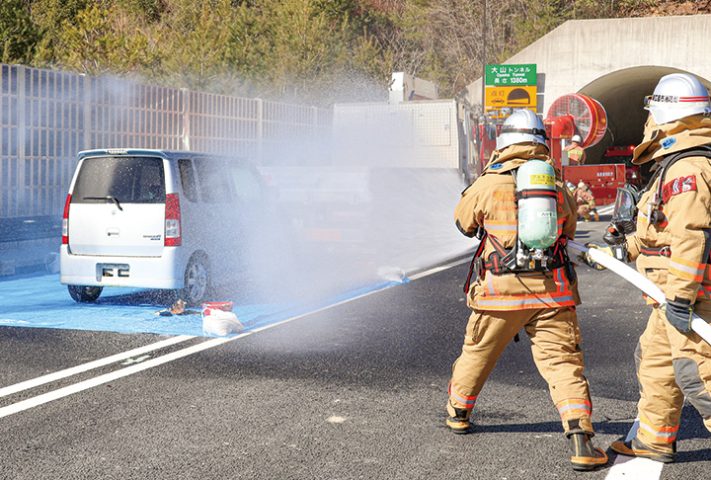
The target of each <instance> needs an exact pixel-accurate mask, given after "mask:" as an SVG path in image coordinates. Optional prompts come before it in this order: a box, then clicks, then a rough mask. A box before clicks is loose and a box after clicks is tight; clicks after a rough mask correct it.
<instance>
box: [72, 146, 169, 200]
mask: <svg viewBox="0 0 711 480" xmlns="http://www.w3.org/2000/svg"><path fill="white" fill-rule="evenodd" d="M107 197H109V198H110V197H113V198H115V199H116V200H118V201H119V202H121V203H165V174H164V172H163V160H162V159H161V158H157V157H96V158H87V159H84V161H83V163H82V166H81V169H80V170H79V175H78V176H77V180H76V183H75V184H74V191H73V192H72V202H73V203H74V202H76V203H102V202H106V200H107Z"/></svg>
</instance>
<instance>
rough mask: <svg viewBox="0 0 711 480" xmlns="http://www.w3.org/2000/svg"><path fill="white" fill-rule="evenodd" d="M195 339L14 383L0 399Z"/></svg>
mask: <svg viewBox="0 0 711 480" xmlns="http://www.w3.org/2000/svg"><path fill="white" fill-rule="evenodd" d="M191 338H195V337H194V336H190V335H180V336H178V337H171V338H168V339H166V340H161V341H160V342H156V343H151V344H150V345H146V346H143V347H138V348H134V349H133V350H128V351H126V352H121V353H117V354H116V355H111V356H109V357H105V358H100V359H98V360H94V361H92V362H89V363H84V364H82V365H77V366H76V367H71V368H67V369H65V370H60V371H58V372H54V373H49V374H47V375H43V376H41V377H37V378H33V379H31V380H26V381H24V382H20V383H16V384H14V385H10V386H8V387H3V388H0V398H2V397H6V396H8V395H12V394H13V393H17V392H21V391H23V390H28V389H30V388H34V387H37V386H40V385H44V384H46V383H50V382H56V381H57V380H61V379H63V378H67V377H71V376H72V375H77V374H79V373H84V372H87V371H89V370H93V369H95V368H100V367H104V366H106V365H110V364H112V363H115V362H119V361H121V360H125V359H127V358H131V357H135V356H137V355H142V354H144V353H148V352H152V351H154V350H159V349H161V348H165V347H169V346H171V345H175V344H178V343H181V342H185V341H187V340H190V339H191Z"/></svg>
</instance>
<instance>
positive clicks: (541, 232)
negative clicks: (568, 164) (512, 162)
mask: <svg viewBox="0 0 711 480" xmlns="http://www.w3.org/2000/svg"><path fill="white" fill-rule="evenodd" d="M516 196H517V198H518V238H519V240H521V242H522V243H523V244H524V245H526V246H527V247H528V248H530V249H545V248H548V247H550V246H551V245H553V244H554V243H555V241H556V239H557V238H558V213H557V197H558V192H557V190H556V186H555V170H553V167H552V166H551V165H550V164H548V163H546V162H544V161H542V160H529V161H528V162H526V163H524V164H523V165H521V166H520V167H519V168H518V173H517V175H516Z"/></svg>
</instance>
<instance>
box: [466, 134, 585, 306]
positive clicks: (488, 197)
mask: <svg viewBox="0 0 711 480" xmlns="http://www.w3.org/2000/svg"><path fill="white" fill-rule="evenodd" d="M530 159H538V160H543V161H546V162H548V163H551V164H552V162H551V160H550V157H549V156H548V149H547V148H546V147H544V146H542V145H536V144H525V145H520V144H518V145H511V146H509V147H506V148H504V149H503V150H501V151H496V152H494V154H493V155H492V158H491V160H490V161H489V163H488V164H487V166H486V168H485V169H484V172H483V173H482V175H481V176H480V177H479V178H478V179H477V180H476V181H475V182H474V183H472V184H471V185H470V186H469V187H468V188H467V189H466V190H464V192H462V197H461V199H460V200H459V204H458V205H457V207H456V209H455V212H454V218H455V222H456V225H457V227H458V228H459V230H460V231H461V232H462V233H463V234H464V235H467V236H469V237H473V236H474V235H475V233H476V230H477V228H478V227H483V228H484V229H485V230H486V232H487V235H488V236H491V237H495V238H496V239H497V240H498V241H499V242H500V243H501V244H502V245H503V246H504V247H505V248H506V249H510V248H512V247H513V246H514V245H515V241H516V231H517V225H518V218H517V213H518V212H517V203H516V197H515V192H516V187H515V183H514V179H513V176H512V174H511V170H514V169H516V168H518V167H519V166H521V165H523V164H524V163H525V162H526V161H528V160H530ZM556 177H557V179H556V188H557V190H558V201H557V205H558V206H557V210H558V211H557V216H558V239H559V241H560V238H561V236H565V237H567V238H570V239H572V238H573V236H574V235H575V228H576V221H577V208H576V204H575V200H574V199H573V198H572V196H571V194H570V192H569V191H568V190H567V189H566V188H565V187H564V185H563V182H562V180H561V175H560V172H558V171H557V170H556ZM485 242H486V243H485V246H484V249H483V252H482V254H481V258H482V259H488V258H489V256H490V255H491V253H492V252H494V251H495V250H494V247H493V245H492V242H491V240H490V239H489V238H487V239H486V240H485ZM561 248H563V247H562V246H561ZM569 268H570V271H571V272H572V271H573V270H572V269H573V267H572V265H571V266H570V267H569ZM565 270H566V269H565V267H561V268H557V269H554V270H552V271H550V272H531V273H505V274H501V275H494V274H493V273H492V272H490V271H486V270H485V269H482V270H481V271H480V272H479V275H478V277H477V279H476V281H474V282H473V283H472V284H471V285H470V287H469V292H468V298H467V303H468V305H469V306H470V307H471V308H473V309H476V310H520V309H540V308H558V307H567V306H574V305H577V304H579V303H580V297H579V296H578V291H577V285H576V284H575V282H574V281H571V279H570V278H568V275H567V274H566V271H565Z"/></svg>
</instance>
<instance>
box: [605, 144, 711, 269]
mask: <svg viewBox="0 0 711 480" xmlns="http://www.w3.org/2000/svg"><path fill="white" fill-rule="evenodd" d="M689 157H706V158H708V159H709V160H711V146H708V145H703V146H701V147H697V148H693V149H690V150H684V151H682V152H678V153H676V154H672V155H669V156H668V157H666V158H664V160H662V161H661V162H659V163H658V164H657V165H655V166H654V167H653V172H654V173H653V174H652V177H651V178H650V179H649V182H647V185H645V187H644V188H643V189H642V190H640V191H637V189H636V188H635V187H633V186H632V185H625V186H624V187H621V188H618V189H617V197H616V198H615V209H614V210H613V213H612V221H611V222H610V225H609V226H608V227H607V232H606V233H605V235H604V236H603V237H602V238H603V240H604V241H605V243H607V244H608V245H610V246H612V247H623V248H624V245H625V241H626V236H627V235H629V234H631V233H633V232H634V231H635V228H636V222H637V214H638V207H637V202H638V201H639V199H640V198H641V197H642V194H644V193H645V192H647V191H649V190H650V189H651V188H652V185H654V182H655V181H656V180H657V179H659V184H658V185H657V188H656V191H655V192H654V195H652V198H651V200H650V201H649V202H648V203H647V218H648V219H649V223H650V224H653V225H656V224H659V223H661V222H662V221H663V220H664V214H663V213H662V210H661V206H662V204H663V203H664V192H663V190H664V178H665V177H666V174H667V172H668V171H669V169H670V168H671V166H672V165H674V164H675V163H676V162H678V161H679V160H683V159H684V158H689ZM641 253H642V254H644V255H651V256H663V257H668V256H670V255H671V251H670V250H669V247H659V248H644V249H643V250H642V251H641ZM615 256H617V254H616V255H615ZM624 256H625V257H626V252H625V254H624Z"/></svg>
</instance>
